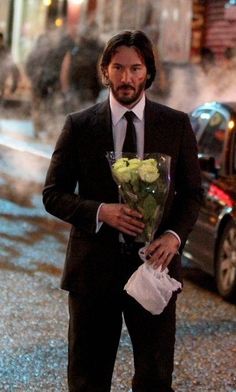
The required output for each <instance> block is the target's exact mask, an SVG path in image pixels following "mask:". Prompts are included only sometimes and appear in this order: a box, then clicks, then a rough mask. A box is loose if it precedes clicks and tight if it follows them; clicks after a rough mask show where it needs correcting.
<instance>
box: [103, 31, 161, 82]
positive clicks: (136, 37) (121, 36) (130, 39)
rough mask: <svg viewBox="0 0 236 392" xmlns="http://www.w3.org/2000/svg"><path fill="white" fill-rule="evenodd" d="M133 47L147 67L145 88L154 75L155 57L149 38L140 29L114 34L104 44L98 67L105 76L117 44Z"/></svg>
mask: <svg viewBox="0 0 236 392" xmlns="http://www.w3.org/2000/svg"><path fill="white" fill-rule="evenodd" d="M123 45H124V46H128V47H134V48H135V49H136V50H137V52H138V53H139V54H140V55H141V57H142V58H143V60H144V62H145V65H146V67H147V72H148V74H149V76H150V77H149V78H148V79H147V81H146V85H145V89H147V88H148V87H150V86H151V84H152V82H153V80H154V79H155V75H156V65H155V58H154V53H153V48H152V43H151V41H150V40H149V38H148V37H147V36H146V35H145V34H144V33H143V32H142V31H140V30H132V31H129V30H126V31H122V32H120V33H118V34H116V35H114V36H113V37H112V38H111V39H110V40H109V41H108V43H107V45H106V46H105V49H104V51H103V54H102V57H101V61H100V67H101V72H102V75H103V77H104V78H105V79H106V77H105V69H106V68H107V67H108V65H109V64H110V62H111V59H112V57H113V55H114V54H115V53H116V49H117V48H118V47H119V46H123Z"/></svg>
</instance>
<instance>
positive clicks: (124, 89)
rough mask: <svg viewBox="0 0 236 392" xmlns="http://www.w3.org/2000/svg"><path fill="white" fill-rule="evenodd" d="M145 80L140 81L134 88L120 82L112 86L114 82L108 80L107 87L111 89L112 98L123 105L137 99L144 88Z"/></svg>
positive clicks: (132, 102)
mask: <svg viewBox="0 0 236 392" xmlns="http://www.w3.org/2000/svg"><path fill="white" fill-rule="evenodd" d="M145 85H146V80H144V81H143V82H142V83H140V84H139V85H138V86H137V88H136V89H135V88H134V87H133V86H131V85H129V84H122V85H120V86H118V87H116V88H115V87H114V84H113V83H112V82H111V81H110V80H109V87H110V89H111V91H112V94H113V96H114V98H115V99H116V100H117V101H118V102H119V103H120V104H123V105H132V104H134V103H136V102H138V101H139V99H140V98H141V96H142V93H143V91H144V90H145Z"/></svg>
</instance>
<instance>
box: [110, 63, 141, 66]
mask: <svg viewBox="0 0 236 392" xmlns="http://www.w3.org/2000/svg"><path fill="white" fill-rule="evenodd" d="M112 65H120V66H121V67H123V66H125V65H126V64H122V63H118V62H116V63H112ZM142 65H143V64H142V63H134V64H130V67H141V66H142Z"/></svg>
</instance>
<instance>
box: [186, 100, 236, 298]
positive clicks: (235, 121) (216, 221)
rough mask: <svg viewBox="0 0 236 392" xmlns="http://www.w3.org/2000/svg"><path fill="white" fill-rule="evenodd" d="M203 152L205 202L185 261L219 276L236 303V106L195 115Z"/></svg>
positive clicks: (207, 108)
mask: <svg viewBox="0 0 236 392" xmlns="http://www.w3.org/2000/svg"><path fill="white" fill-rule="evenodd" d="M190 121H191V123H192V127H193V130H194V132H195V134H196V138H197V142H198V146H199V161H200V166H201V169H202V186H203V188H204V192H205V195H204V202H203V205H202V207H201V210H200V214H199V218H198V220H197V223H196V225H195V227H194V230H193V232H192V233H191V234H190V236H189V240H188V242H187V244H186V247H185V252H184V255H185V256H186V257H187V258H188V259H191V260H192V261H193V262H194V263H196V264H198V265H199V266H200V268H201V269H203V270H204V271H206V272H207V273H210V274H211V275H213V276H214V278H215V281H216V286H217V289H218V292H219V293H220V295H221V296H222V297H223V298H225V299H227V300H234V299H235V298H236V102H234V103H222V102H210V103H206V104H204V105H201V106H198V107H197V108H196V109H195V110H193V111H192V112H191V113H190Z"/></svg>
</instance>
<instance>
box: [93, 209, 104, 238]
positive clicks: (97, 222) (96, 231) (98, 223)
mask: <svg viewBox="0 0 236 392" xmlns="http://www.w3.org/2000/svg"><path fill="white" fill-rule="evenodd" d="M103 204H105V203H101V204H100V205H99V207H98V210H97V214H96V230H95V233H98V232H99V230H100V229H101V227H102V225H103V222H100V221H99V220H98V216H99V211H100V208H101V207H102V206H103Z"/></svg>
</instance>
